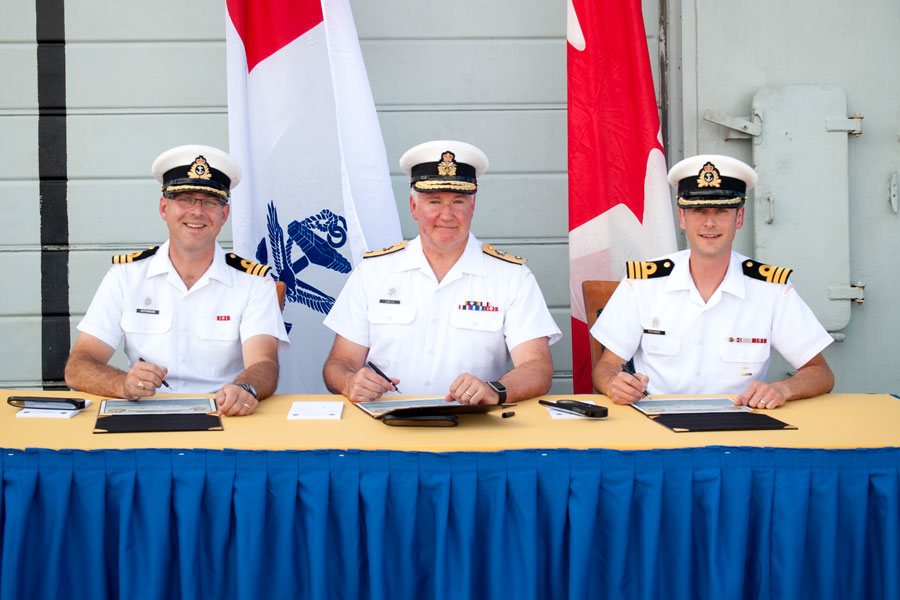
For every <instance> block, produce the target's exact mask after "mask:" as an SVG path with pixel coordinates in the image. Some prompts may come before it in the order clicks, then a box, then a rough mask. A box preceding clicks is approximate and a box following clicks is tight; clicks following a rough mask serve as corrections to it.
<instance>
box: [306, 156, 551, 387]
mask: <svg viewBox="0 0 900 600" xmlns="http://www.w3.org/2000/svg"><path fill="white" fill-rule="evenodd" d="M487 166H488V160H487V157H486V156H485V155H484V153H483V152H482V151H481V150H479V149H478V148H476V147H475V146H472V145H471V144H466V143H464V142H457V141H450V140H439V141H432V142H426V143H424V144H420V145H418V146H416V147H414V148H412V149H410V150H409V151H407V152H406V153H405V154H404V155H403V157H402V158H401V159H400V167H401V169H403V172H404V173H406V174H407V175H408V176H409V177H410V185H411V192H410V197H409V208H410V210H411V211H412V216H413V219H415V220H416V222H417V223H418V227H419V235H418V236H417V237H416V238H415V239H413V240H411V241H409V242H401V243H399V244H397V245H395V246H392V247H390V248H386V249H384V250H379V251H375V252H370V253H368V254H366V255H365V256H366V257H365V259H364V260H363V261H362V263H361V264H360V265H359V266H358V267H357V268H356V270H355V271H354V272H353V274H352V275H351V276H350V278H349V279H348V281H347V283H346V285H345V286H344V289H343V291H342V292H341V294H340V296H339V297H338V299H337V301H336V302H335V305H334V308H332V310H331V312H330V313H329V314H328V317H327V318H326V319H325V325H327V326H328V327H329V328H331V329H332V330H334V332H335V334H336V335H335V341H334V346H333V348H332V350H331V354H330V355H329V357H328V360H327V361H326V363H325V368H324V372H323V374H324V378H325V384H326V385H327V386H328V389H329V390H331V391H332V392H334V393H339V394H344V395H345V396H347V397H348V398H350V400H353V401H357V402H358V401H365V400H374V399H377V398H379V397H381V395H382V394H384V393H386V392H388V391H392V390H396V389H402V392H403V393H404V394H414V395H429V396H437V395H443V396H445V398H446V399H447V400H458V401H459V402H461V403H466V404H468V403H471V404H478V403H483V404H484V403H486V404H494V403H498V402H515V401H518V400H523V399H526V398H533V397H535V396H539V395H541V394H544V393H546V392H547V391H548V390H549V389H550V383H551V380H552V377H553V363H552V361H551V358H550V349H549V346H550V344H552V343H554V342H556V341H557V340H558V339H559V338H560V336H561V333H560V331H559V328H558V327H557V326H556V324H555V322H554V321H553V319H552V317H551V316H550V312H549V311H548V310H547V305H546V304H545V302H544V298H543V296H542V294H541V291H540V288H539V287H538V284H537V282H536V281H535V279H534V275H533V274H532V273H531V270H530V269H528V267H526V266H525V265H524V264H523V263H524V262H525V261H524V260H523V259H521V258H518V257H515V256H511V255H509V254H506V253H504V252H502V251H500V250H496V249H495V248H493V247H492V246H490V245H488V244H482V243H481V242H480V241H478V240H477V239H476V238H475V236H474V235H472V234H471V233H470V231H469V230H470V228H471V224H472V217H473V215H474V213H475V193H476V190H477V179H478V177H480V176H481V175H482V173H484V171H485V170H486V169H487ZM509 358H512V363H513V368H512V369H511V370H509V371H507V362H508V360H509ZM368 362H371V363H372V364H374V365H375V366H376V367H378V368H379V370H380V371H381V372H382V373H383V374H385V375H386V376H387V377H388V378H389V380H388V379H386V378H385V377H383V376H382V375H380V374H379V373H378V372H376V371H375V370H373V369H372V368H369V367H368V366H367V363H368Z"/></svg>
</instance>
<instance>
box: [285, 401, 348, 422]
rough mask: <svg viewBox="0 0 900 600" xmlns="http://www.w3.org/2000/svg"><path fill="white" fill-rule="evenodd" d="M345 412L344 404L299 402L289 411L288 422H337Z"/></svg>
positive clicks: (293, 404) (294, 403)
mask: <svg viewBox="0 0 900 600" xmlns="http://www.w3.org/2000/svg"><path fill="white" fill-rule="evenodd" d="M343 412H344V403H343V402H333V401H332V402H304V401H302V400H297V401H295V402H293V403H292V404H291V409H290V410H289V411H288V416H287V418H288V421H337V420H340V418H341V415H342V414H343Z"/></svg>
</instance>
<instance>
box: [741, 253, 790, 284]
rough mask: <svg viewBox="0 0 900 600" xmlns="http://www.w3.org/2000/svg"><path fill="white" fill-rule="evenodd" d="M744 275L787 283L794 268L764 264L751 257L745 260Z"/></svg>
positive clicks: (761, 279)
mask: <svg viewBox="0 0 900 600" xmlns="http://www.w3.org/2000/svg"><path fill="white" fill-rule="evenodd" d="M743 267H744V275H746V276H747V277H750V278H752V279H759V280H760V281H768V282H769V283H787V280H788V277H790V276H791V273H792V272H793V269H786V268H785V267H776V266H773V265H764V264H762V263H760V262H756V261H755V260H750V259H749V258H748V259H747V260H745V261H744V263H743Z"/></svg>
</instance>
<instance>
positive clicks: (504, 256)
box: [481, 244, 528, 265]
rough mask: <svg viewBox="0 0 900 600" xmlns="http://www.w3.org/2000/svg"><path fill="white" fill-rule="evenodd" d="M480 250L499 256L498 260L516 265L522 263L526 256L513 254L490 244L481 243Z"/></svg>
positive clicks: (495, 256)
mask: <svg viewBox="0 0 900 600" xmlns="http://www.w3.org/2000/svg"><path fill="white" fill-rule="evenodd" d="M481 251H482V252H484V253H485V254H488V255H490V256H493V257H494V258H499V259H500V260H505V261H506V262H511V263H515V264H517V265H524V264H525V261H526V260H528V259H527V258H522V257H521V256H514V255H512V254H510V253H509V252H506V251H505V250H498V249H496V248H494V247H493V246H491V245H490V244H482V245H481Z"/></svg>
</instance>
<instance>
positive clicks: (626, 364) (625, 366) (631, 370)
mask: <svg viewBox="0 0 900 600" xmlns="http://www.w3.org/2000/svg"><path fill="white" fill-rule="evenodd" d="M622 370H623V371H625V372H626V373H628V374H629V375H631V376H632V377H636V376H637V373H635V372H634V367H632V366H631V363H630V362H623V363H622ZM642 395H643V396H644V398H649V397H650V394H648V393H647V390H644V392H643V394H642Z"/></svg>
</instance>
